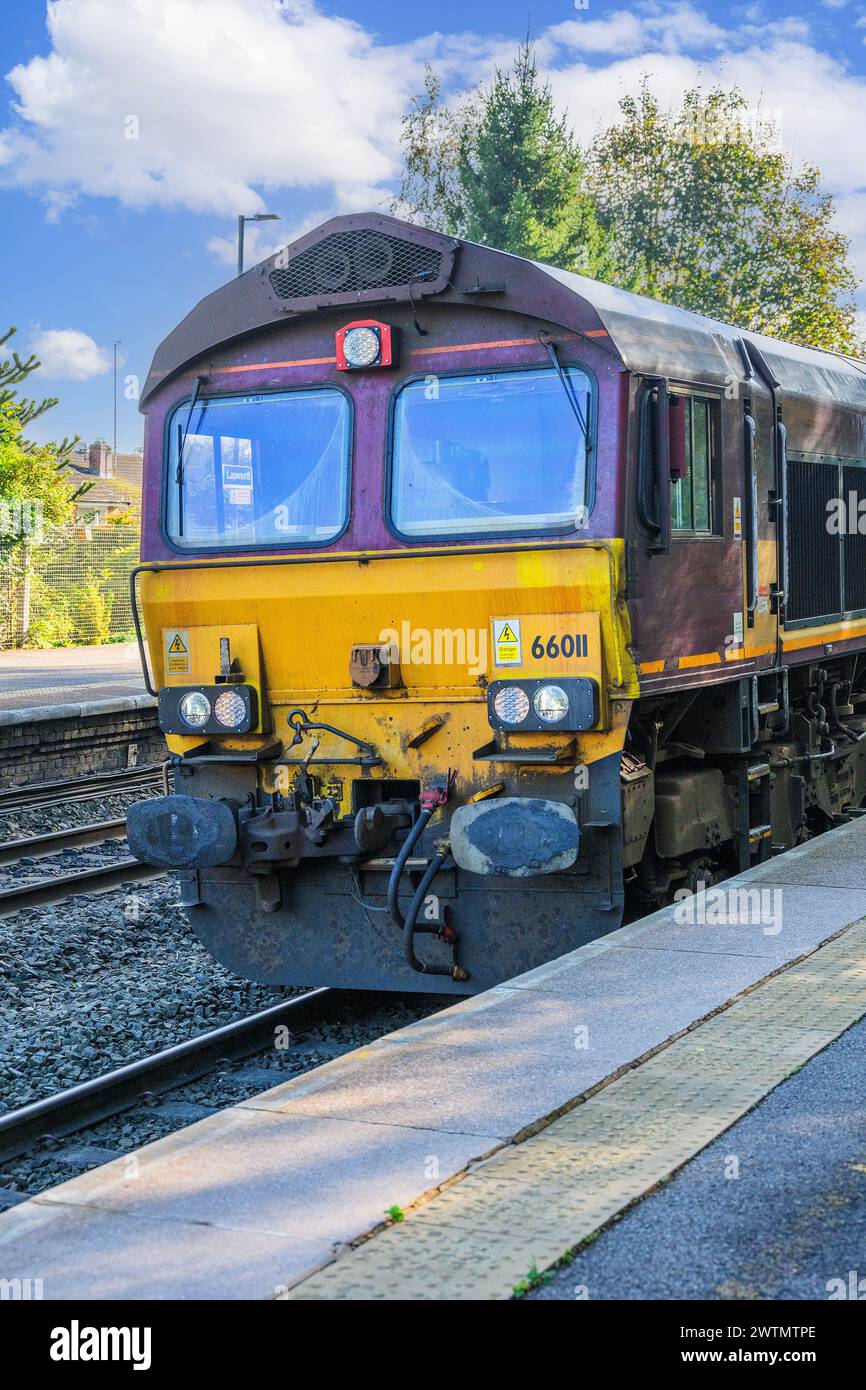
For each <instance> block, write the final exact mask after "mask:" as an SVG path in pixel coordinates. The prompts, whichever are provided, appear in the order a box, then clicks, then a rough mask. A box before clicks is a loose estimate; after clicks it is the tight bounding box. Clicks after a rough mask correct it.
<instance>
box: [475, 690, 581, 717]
mask: <svg viewBox="0 0 866 1390" xmlns="http://www.w3.org/2000/svg"><path fill="white" fill-rule="evenodd" d="M493 708H494V710H495V711H496V714H497V715H498V717H499V718H500V719H501V720H502V722H503V724H523V723H525V721H526V717H527V715H528V714H529V710H530V702H529V696H528V695H527V693H526V691H525V690H524V689H523V687H522V686H519V685H504V686H503V687H502V689H501V690H497V692H496V694H495V695H494V697H493ZM531 708H532V709H534V710H535V713H536V714H537V715H538V718H539V719H543V720H544V721H545V723H546V724H561V723H562V721H563V719H565V717H566V715H567V714H568V696H567V695H566V693H565V691H564V690H563V688H562V686H561V685H540V686H539V687H538V689H537V690H536V692H535V694H534V695H533V697H532V705H531Z"/></svg>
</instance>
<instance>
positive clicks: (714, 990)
mask: <svg viewBox="0 0 866 1390" xmlns="http://www.w3.org/2000/svg"><path fill="white" fill-rule="evenodd" d="M795 855H796V861H795V862H796V866H797V867H796V882H789V881H788V880H787V878H786V874H787V873H788V872H789V870H788V867H787V866H786V862H785V858H784V857H782V858H780V859H779V860H778V861H775V863H774V864H771V865H768V866H762V867H761V868H758V869H755V870H752V871H751V872H750V873H748V874H744V875H741V876H740V877H738V878H737V879H736V880H730V881H729V882H728V883H726V884H723V885H721V890H722V892H721V896H720V897H718V896H716V897H714V896H713V893H714V890H710V892H709V893H708V894H707V895H705V898H704V899H700V898H698V899H695V900H692V901H691V902H690V903H689V904H675V905H673V906H671V907H668V908H665V909H662V910H661V911H660V912H657V913H655V914H653V915H652V916H651V917H648V918H644V919H643V920H642V921H640V922H636V923H633V924H631V925H629V926H626V927H623V928H622V929H620V930H619V931H616V932H613V933H611V935H610V936H608V937H606V938H604V939H602V940H600V941H596V942H593V943H591V944H590V945H588V946H585V947H583V948H582V949H580V950H578V951H575V952H572V953H571V954H570V955H568V956H565V957H562V958H560V959H559V960H557V961H554V962H552V963H550V964H548V965H545V966H542V967H540V968H539V969H537V970H533V971H530V972H528V973H527V974H525V975H523V976H520V977H519V978H517V979H515V980H512V981H510V982H509V983H508V984H505V985H500V986H498V987H497V988H496V989H493V990H490V991H488V992H487V993H485V994H482V995H479V996H477V997H475V998H471V999H466V1000H462V1001H461V1002H459V1003H458V1004H456V1005H454V1006H453V1007H451V1008H448V1009H446V1010H445V1011H443V1012H442V1013H440V1014H437V1015H434V1016H433V1017H431V1018H427V1019H424V1020H422V1021H420V1022H418V1023H415V1024H412V1025H411V1026H410V1027H408V1028H404V1029H401V1030H399V1031H398V1032H395V1033H393V1034H390V1035H389V1036H388V1037H385V1038H383V1039H380V1040H379V1041H377V1042H375V1043H374V1044H372V1045H371V1046H369V1047H365V1048H362V1049H360V1050H358V1051H356V1052H353V1053H350V1054H348V1055H346V1056H344V1057H341V1058H338V1059H336V1060H335V1061H333V1062H330V1063H328V1064H327V1065H326V1066H323V1067H320V1068H318V1069H316V1070H315V1071H314V1072H311V1073H308V1074H307V1075H305V1076H302V1077H298V1078H296V1079H295V1080H292V1081H289V1082H287V1083H285V1084H284V1085H281V1086H278V1087H275V1088H274V1089H273V1090H270V1091H267V1092H264V1093H263V1094H261V1095H259V1096H256V1097H253V1098H252V1099H250V1100H247V1101H245V1102H243V1103H242V1104H240V1105H237V1106H234V1107H231V1108H230V1109H228V1110H226V1111H223V1112H221V1114H220V1115H218V1116H213V1117H210V1118H209V1119H206V1120H204V1121H201V1122H200V1123H198V1124H195V1125H192V1126H191V1127H190V1128H188V1129H186V1130H182V1131H180V1132H178V1133H176V1134H174V1135H172V1136H170V1137H169V1138H167V1139H164V1140H160V1141H158V1142H156V1143H154V1144H150V1145H148V1146H147V1147H146V1148H144V1149H142V1150H140V1151H139V1152H138V1154H137V1155H136V1156H135V1158H134V1159H130V1158H129V1157H126V1158H123V1159H120V1160H116V1161H115V1162H113V1163H109V1164H107V1165H105V1166H104V1167H101V1168H97V1169H94V1170H92V1171H91V1172H90V1173H88V1174H85V1175H84V1176H82V1177H79V1178H75V1179H72V1180H71V1181H70V1182H67V1183H64V1184H61V1185H60V1186H58V1187H55V1188H53V1189H51V1190H50V1191H48V1192H45V1193H43V1194H42V1195H41V1196H40V1197H37V1198H34V1199H32V1200H30V1201H27V1202H24V1203H22V1204H21V1205H19V1206H17V1207H15V1208H13V1209H12V1210H10V1211H8V1212H6V1213H4V1214H3V1215H0V1277H3V1278H27V1277H30V1278H41V1279H42V1280H43V1281H44V1290H45V1296H46V1298H88V1297H92V1298H97V1297H102V1298H121V1299H123V1298H151V1297H159V1296H163V1297H172V1296H173V1297H189V1298H194V1297H209V1298H233V1297H240V1298H243V1297H256V1298H269V1297H274V1295H275V1293H277V1295H278V1296H282V1290H283V1289H285V1288H286V1286H290V1285H292V1286H296V1287H295V1288H294V1291H293V1296H295V1297H359V1298H364V1297H373V1296H375V1297H385V1298H388V1297H393V1298H399V1297H405V1296H409V1294H410V1292H411V1296H413V1297H418V1298H427V1297H469V1298H472V1297H503V1296H508V1294H509V1293H510V1289H511V1287H512V1284H513V1282H514V1281H515V1280H517V1279H519V1277H520V1276H521V1274H522V1273H524V1272H525V1270H523V1268H522V1266H521V1264H520V1260H521V1253H520V1252H521V1251H525V1252H528V1253H531V1256H532V1259H533V1260H536V1259H537V1260H542V1259H544V1258H549V1259H554V1258H556V1257H558V1255H559V1254H561V1253H562V1251H563V1250H564V1249H566V1248H568V1245H569V1244H570V1243H571V1239H572V1237H573V1236H574V1235H575V1233H577V1234H578V1236H579V1237H581V1236H582V1235H584V1234H586V1229H587V1222H590V1223H595V1224H594V1225H590V1226H589V1227H588V1229H589V1230H592V1229H595V1228H596V1227H597V1226H598V1225H599V1224H600V1223H601V1222H602V1221H603V1220H607V1219H609V1217H610V1216H611V1215H613V1214H615V1212H616V1211H617V1210H619V1209H621V1207H622V1205H623V1204H625V1203H627V1202H628V1201H631V1200H633V1199H634V1197H635V1195H638V1194H639V1193H640V1192H642V1191H644V1190H645V1188H646V1185H647V1184H648V1183H649V1184H651V1183H652V1182H656V1181H658V1177H659V1165H660V1164H661V1165H666V1166H664V1167H663V1172H665V1173H666V1172H669V1171H671V1169H672V1168H674V1167H676V1166H677V1165H678V1164H679V1163H682V1162H684V1161H685V1160H686V1158H688V1157H690V1156H691V1155H692V1154H693V1153H694V1152H696V1151H697V1149H699V1148H700V1147H703V1145H705V1144H707V1143H709V1142H710V1141H711V1140H712V1139H713V1138H714V1137H715V1136H716V1135H717V1134H718V1133H719V1132H720V1130H721V1129H723V1128H725V1127H726V1126H727V1125H729V1124H731V1123H732V1122H733V1121H734V1120H735V1119H736V1118H737V1117H738V1116H739V1115H740V1114H742V1113H743V1112H744V1109H747V1108H748V1107H749V1106H750V1105H752V1104H754V1103H755V1102H756V1101H758V1100H759V1099H760V1098H761V1096H762V1095H763V1094H765V1093H766V1092H767V1091H768V1090H769V1089H770V1088H771V1087H772V1086H774V1085H776V1084H778V1081H779V1080H781V1079H782V1078H783V1077H784V1075H786V1074H787V1072H788V1071H790V1070H792V1069H793V1068H794V1067H796V1066H798V1065H800V1064H801V1063H802V1061H803V1060H805V1059H806V1058H807V1057H808V1056H811V1055H812V1053H814V1052H815V1051H818V1050H819V1049H821V1048H823V1047H824V1046H826V1045H827V1044H828V1043H829V1042H830V1041H832V1039H833V1037H834V1036H836V1034H837V1033H838V1032H839V1031H841V1029H842V1028H843V1027H847V1026H848V1024H850V1022H852V1021H853V1018H854V1017H858V1016H859V1015H858V1014H857V1010H858V1009H860V1011H861V1012H866V935H864V932H863V930H862V929H861V928H854V929H853V932H851V933H845V934H843V935H841V936H839V937H838V940H837V941H833V942H832V943H831V944H830V945H829V946H826V947H825V948H824V952H825V953H826V954H825V953H822V954H821V955H820V956H814V955H812V954H811V953H813V952H814V951H815V950H816V948H817V947H819V946H821V944H822V943H824V942H827V941H828V939H830V938H832V937H835V936H836V935H837V934H838V933H840V932H843V929H845V928H847V927H848V926H849V924H850V923H852V922H856V921H858V920H859V919H860V918H863V917H864V916H866V875H862V876H861V877H862V882H863V885H864V886H863V887H862V888H854V887H849V886H844V881H843V885H842V886H838V885H835V884H833V883H832V878H833V873H832V871H831V870H830V869H828V863H830V864H832V863H833V862H837V861H838V863H839V864H840V865H842V864H852V863H855V862H856V861H857V859H858V857H859V859H860V861H861V862H862V861H863V859H864V857H866V825H864V824H863V823H862V822H859V821H855V822H852V823H851V824H849V825H847V826H843V827H841V828H840V829H838V830H835V831H832V832H831V833H830V834H829V835H827V836H825V837H823V838H822V839H821V840H819V841H815V842H812V844H811V845H806V846H804V847H803V848H802V849H801V850H798V851H795ZM810 865H811V866H812V867H811V869H810V867H809V866H810ZM711 909H712V910H711ZM690 911H691V912H692V916H693V918H694V920H693V921H691V922H690V921H689V920H688V915H689V912H690ZM720 915H721V917H722V919H723V920H721V921H718V920H716V919H717V918H718V917H719V916H720ZM725 916H727V920H724V918H725ZM711 919H712V920H711ZM803 957H808V959H807V960H805V961H804V963H803V964H801V965H797V966H796V967H795V969H793V970H791V969H787V968H786V967H788V966H790V965H791V964H792V963H793V962H797V961H799V960H801V958H803ZM780 970H781V971H782V973H781V974H779V975H778V976H775V972H778V971H780ZM769 976H775V978H773V979H771V980H770V981H769V982H768V983H766V984H763V985H762V987H761V989H759V990H758V991H757V992H756V993H754V994H753V993H747V994H746V996H745V998H744V999H743V1000H742V1001H741V1002H738V1003H736V1004H735V1005H734V1006H733V1008H731V1009H728V1010H726V1011H725V1012H723V1013H720V1014H718V1015H717V1016H716V1017H713V1018H711V1019H710V1020H709V1021H708V1022H705V1023H703V1024H702V1025H701V1026H700V1028H698V1029H697V1030H696V1031H690V1032H686V1033H685V1036H683V1037H681V1038H679V1040H678V1041H674V1042H673V1044H672V1045H671V1046H666V1044H668V1042H669V1041H670V1040H671V1039H677V1036H678V1035H679V1034H683V1033H684V1032H685V1030H687V1029H691V1028H692V1027H693V1025H695V1024H696V1023H697V1022H698V1021H699V1020H706V1019H707V1016H708V1015H712V1014H714V1012H715V1011H717V1010H720V1009H723V1008H724V1006H726V1005H728V1004H729V1003H730V1001H732V1000H734V999H736V998H737V996H740V995H742V994H743V992H744V991H749V990H751V989H752V988H753V987H754V986H756V985H758V984H759V983H760V982H762V981H766V980H767V978H768V977H769ZM759 999H760V1000H762V1002H761V1003H758V1002H757V1001H758V1000H759ZM647 1054H650V1055H649V1059H648V1060H644V1062H643V1064H642V1065H640V1066H638V1067H637V1068H634V1063H635V1062H636V1061H637V1060H638V1059H640V1058H644V1059H646V1058H647ZM599 1087H601V1088H602V1089H600V1090H597V1088H599ZM596 1090H597V1094H595V1095H593V1096H592V1097H591V1099H589V1100H586V1103H583V1102H584V1100H585V1099H586V1097H587V1093H592V1092H594V1091H596ZM578 1101H580V1102H581V1103H580V1104H576V1102H578ZM560 1117H561V1118H560ZM575 1117H579V1122H578V1120H577V1119H575ZM556 1125H559V1126H560V1129H559V1130H558V1131H556V1132H554V1131H555V1126H556ZM545 1126H547V1127H546V1128H545ZM587 1126H588V1127H587ZM572 1127H573V1128H572ZM538 1131H541V1132H540V1133H539V1132H538ZM566 1131H567V1132H566ZM514 1141H518V1142H516V1143H515V1142H514ZM491 1155H493V1157H492V1158H491V1157H490V1156H491ZM487 1159H489V1160H490V1161H489V1162H488V1161H486V1160H487ZM506 1164H507V1165H509V1167H508V1171H506V1170H505V1165H506ZM515 1165H516V1167H515ZM551 1165H552V1166H551ZM484 1175H487V1176H486V1177H484ZM499 1175H501V1178H500V1176H499ZM482 1178H483V1184H482ZM545 1183H546V1184H548V1186H549V1191H547V1190H545V1188H544V1184H545ZM480 1185H483V1188H484V1190H483V1191H480V1190H479V1186H480ZM503 1185H504V1186H505V1187H507V1188H509V1190H510V1193H511V1197H513V1198H514V1201H513V1202H512V1205H511V1206H510V1208H509V1209H508V1214H507V1222H506V1228H505V1229H503V1226H502V1219H501V1207H502V1204H501V1201H500V1195H501V1194H500V1191H499V1189H501V1188H502V1187H503ZM533 1193H535V1194H540V1195H541V1202H542V1209H541V1210H539V1209H538V1203H537V1202H536V1201H535V1200H534V1198H533ZM437 1194H438V1195H437ZM428 1197H432V1200H429V1201H425V1200H423V1199H426V1198H428ZM422 1201H423V1204H422V1205H419V1206H418V1208H417V1210H415V1211H413V1212H411V1213H410V1215H409V1218H408V1219H407V1220H406V1221H405V1222H404V1223H401V1224H399V1225H394V1226H392V1227H390V1228H388V1229H386V1230H384V1231H383V1232H382V1233H381V1234H376V1235H373V1237H372V1239H370V1240H369V1241H366V1242H365V1243H364V1244H362V1245H360V1246H359V1247H358V1248H357V1249H355V1250H352V1251H351V1253H349V1254H348V1255H346V1254H345V1250H346V1246H347V1244H348V1243H349V1242H352V1241H355V1240H357V1239H358V1238H360V1237H363V1236H365V1235H366V1234H368V1233H370V1232H371V1231H372V1230H373V1229H374V1228H375V1227H376V1226H377V1223H378V1224H381V1223H382V1222H383V1217H384V1214H385V1212H386V1211H387V1210H388V1209H389V1208H391V1207H392V1206H394V1205H397V1206H399V1207H400V1208H403V1209H406V1208H408V1207H410V1206H412V1205H413V1204H416V1203H421V1202H422ZM551 1213H553V1214H554V1215H555V1216H556V1218H557V1220H556V1222H555V1223H554V1227H553V1229H551ZM515 1232H516V1233H517V1235H518V1237H519V1240H518V1244H517V1246H516V1247H515V1244H514V1235H515ZM160 1233H162V1235H161V1237H160ZM419 1233H420V1235H419ZM443 1233H444V1235H443ZM410 1234H411V1236H412V1242H414V1241H415V1239H416V1236H417V1237H419V1239H421V1244H422V1246H424V1247H425V1249H429V1251H430V1252H432V1255H431V1256H430V1258H429V1259H428V1258H427V1255H426V1254H425V1253H424V1251H423V1250H422V1258H421V1260H420V1264H418V1263H416V1266H415V1269H414V1274H413V1275H412V1277H409V1276H407V1277H406V1278H405V1279H404V1277H403V1266H402V1265H401V1260H402V1259H403V1256H402V1254H401V1255H400V1256H399V1258H397V1257H396V1256H395V1255H394V1253H393V1252H394V1250H395V1249H399V1251H401V1252H402V1251H406V1250H408V1248H409V1245H407V1238H408V1237H409V1236H410ZM563 1240H565V1244H564V1245H563V1244H562V1242H563ZM395 1242H396V1244H395ZM412 1242H410V1243H412ZM418 1248H421V1247H418ZM341 1254H342V1255H343V1258H339V1259H337V1260H336V1263H334V1257H335V1256H336V1255H341ZM412 1258H415V1257H414V1256H413V1257H412ZM395 1260H396V1263H395ZM370 1261H372V1262H373V1264H372V1266H370V1265H369V1262H370ZM431 1261H432V1263H431ZM356 1262H359V1263H356ZM437 1262H438V1264H437ZM410 1264H411V1261H410ZM322 1266H327V1268H324V1269H322V1272H321V1273H319V1274H317V1273H316V1271H317V1270H319V1269H320V1267H322ZM440 1266H441V1274H438V1275H437V1273H436V1270H437V1268H438V1267H440ZM527 1268H528V1261H527ZM410 1273H411V1271H410ZM482 1274H483V1276H484V1277H482ZM375 1281H378V1282H375Z"/></svg>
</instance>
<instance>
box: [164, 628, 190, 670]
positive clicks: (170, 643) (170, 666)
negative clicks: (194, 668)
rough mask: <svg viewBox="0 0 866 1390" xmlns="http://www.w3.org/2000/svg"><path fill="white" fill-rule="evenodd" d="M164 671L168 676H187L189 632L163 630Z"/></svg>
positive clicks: (183, 629) (176, 629) (173, 629)
mask: <svg viewBox="0 0 866 1390" xmlns="http://www.w3.org/2000/svg"><path fill="white" fill-rule="evenodd" d="M165 669H166V671H167V673H168V674H169V675H170V676H184V675H188V674H189V630H188V629H187V628H185V627H183V628H177V627H172V628H166V629H165Z"/></svg>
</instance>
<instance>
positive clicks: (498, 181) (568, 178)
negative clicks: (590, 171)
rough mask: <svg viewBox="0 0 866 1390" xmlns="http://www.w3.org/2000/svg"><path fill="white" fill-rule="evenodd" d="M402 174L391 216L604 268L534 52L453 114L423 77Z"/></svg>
mask: <svg viewBox="0 0 866 1390" xmlns="http://www.w3.org/2000/svg"><path fill="white" fill-rule="evenodd" d="M401 142H402V146H403V153H404V174H403V180H402V183H401V186H400V191H399V194H398V196H397V198H396V199H395V200H394V203H393V204H392V208H393V210H394V211H401V212H403V213H404V215H407V216H409V217H410V218H411V219H412V220H417V221H420V222H423V223H424V224H425V225H426V226H431V227H434V228H436V229H439V230H442V231H447V232H448V233H450V234H452V235H455V236H462V237H465V238H466V239H467V240H469V241H480V242H484V243H485V244H486V245H489V246H495V247H498V248H499V249H500V250H503V251H511V252H513V253H514V254H515V255H518V256H528V257H530V258H531V259H533V260H543V261H550V262H553V263H555V264H556V265H560V266H564V267H566V268H568V269H572V270H581V271H584V272H586V273H588V274H591V275H599V274H602V273H603V272H604V271H605V270H606V269H607V268H608V259H607V246H606V238H605V236H604V234H603V233H602V231H601V229H600V227H599V225H598V222H597V220H596V217H595V214H594V211H593V208H592V204H591V201H590V200H589V198H588V197H587V195H586V193H585V191H584V186H583V185H584V162H583V156H582V153H581V150H580V146H579V145H578V143H577V141H576V140H575V138H574V135H573V134H572V132H571V130H570V128H569V126H568V120H567V116H566V115H564V114H563V115H557V113H556V109H555V106H554V102H553V95H552V92H551V90H550V86H549V84H548V83H545V82H542V81H541V79H540V78H539V75H538V68H537V65H536V61H535V55H534V50H533V46H532V43H531V41H530V40H529V39H527V40H526V42H525V43H524V44H522V45H521V47H520V49H519V51H518V54H517V57H516V59H515V62H514V64H513V67H512V69H511V71H510V72H503V71H501V70H497V72H496V76H495V78H494V80H493V83H492V85H491V86H490V87H489V88H476V89H475V90H474V91H473V92H471V93H470V94H469V96H468V97H467V98H466V99H465V100H464V101H463V102H462V103H461V104H460V105H459V106H457V107H455V108H449V107H447V106H444V105H443V103H442V99H441V84H440V81H439V79H438V78H437V77H436V76H435V75H434V73H433V72H432V71H431V69H430V68H428V69H427V75H426V80H425V89H424V93H423V94H422V95H421V96H419V97H416V98H415V99H414V100H413V102H412V103H411V105H410V108H409V111H408V112H407V114H406V115H405V117H404V119H403V132H402V137H401Z"/></svg>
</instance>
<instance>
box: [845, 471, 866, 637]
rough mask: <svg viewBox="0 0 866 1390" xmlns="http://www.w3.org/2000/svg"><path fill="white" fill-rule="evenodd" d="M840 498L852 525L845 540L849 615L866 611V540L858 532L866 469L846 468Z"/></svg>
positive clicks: (847, 607)
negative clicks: (859, 506) (859, 509)
mask: <svg viewBox="0 0 866 1390" xmlns="http://www.w3.org/2000/svg"><path fill="white" fill-rule="evenodd" d="M839 495H840V497H841V498H843V500H844V502H845V505H846V511H845V519H846V521H847V523H848V527H847V530H846V531H845V534H844V536H843V538H842V549H843V551H844V555H843V570H844V574H843V578H844V590H845V612H846V613H856V612H857V611H858V610H860V609H866V536H861V535H860V533H859V532H858V530H857V526H858V524H859V522H860V514H859V511H858V503H859V502H861V501H862V500H863V498H864V497H866V468H862V467H855V466H852V465H851V464H844V465H843V467H842V490H841V492H840V494H839ZM852 501H853V506H852V505H851V503H852Z"/></svg>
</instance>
